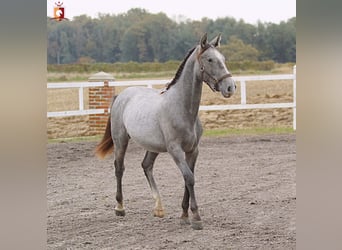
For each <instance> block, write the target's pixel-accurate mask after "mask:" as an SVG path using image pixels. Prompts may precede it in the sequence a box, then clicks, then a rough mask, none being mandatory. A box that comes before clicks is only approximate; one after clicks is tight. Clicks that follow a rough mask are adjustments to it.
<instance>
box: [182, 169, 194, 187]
mask: <svg viewBox="0 0 342 250" xmlns="http://www.w3.org/2000/svg"><path fill="white" fill-rule="evenodd" d="M184 181H185V185H186V186H187V187H188V188H193V186H194V185H195V177H194V174H193V173H192V172H189V173H185V174H184Z"/></svg>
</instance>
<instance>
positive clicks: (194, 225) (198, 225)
mask: <svg viewBox="0 0 342 250" xmlns="http://www.w3.org/2000/svg"><path fill="white" fill-rule="evenodd" d="M191 227H192V229H195V230H201V229H203V225H202V221H200V220H193V221H191Z"/></svg>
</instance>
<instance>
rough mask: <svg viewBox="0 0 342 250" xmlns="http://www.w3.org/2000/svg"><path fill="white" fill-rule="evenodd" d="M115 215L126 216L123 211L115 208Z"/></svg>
mask: <svg viewBox="0 0 342 250" xmlns="http://www.w3.org/2000/svg"><path fill="white" fill-rule="evenodd" d="M115 215H116V216H125V215H126V213H125V209H117V208H115Z"/></svg>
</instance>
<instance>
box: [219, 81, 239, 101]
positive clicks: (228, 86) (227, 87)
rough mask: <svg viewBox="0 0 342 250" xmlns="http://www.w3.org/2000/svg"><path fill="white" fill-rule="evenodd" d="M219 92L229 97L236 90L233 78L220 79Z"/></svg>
mask: <svg viewBox="0 0 342 250" xmlns="http://www.w3.org/2000/svg"><path fill="white" fill-rule="evenodd" d="M220 90H221V94H222V95H223V97H225V98H229V97H231V96H232V95H233V94H234V93H235V91H236V84H235V81H234V80H233V78H231V77H229V78H226V79H225V80H223V81H222V83H221V88H220Z"/></svg>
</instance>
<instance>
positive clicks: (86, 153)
mask: <svg viewBox="0 0 342 250" xmlns="http://www.w3.org/2000/svg"><path fill="white" fill-rule="evenodd" d="M95 146H96V143H95V142H79V143H50V144H48V145H47V155H48V169H47V173H48V184H47V185H48V186H47V211H48V218H47V245H48V249H231V248H232V249H259V248H260V249H295V246H296V240H295V237H296V233H295V231H296V221H295V210H296V184H295V171H296V139H295V135H294V134H285V135H258V136H229V137H221V138H203V139H202V141H201V143H200V155H199V158H198V161H197V164H196V170H195V177H196V185H195V191H196V195H197V197H196V198H197V202H198V205H199V211H200V214H201V216H202V220H203V226H204V228H203V230H199V231H196V230H193V229H191V227H190V226H184V225H180V222H179V219H178V218H179V216H180V214H181V210H182V209H181V201H182V196H183V186H184V181H183V177H182V176H181V174H180V171H179V169H178V168H177V166H176V165H175V163H174V162H173V161H172V159H171V157H170V156H169V155H168V154H160V155H159V156H158V158H157V160H156V164H155V169H154V174H155V178H156V182H157V184H158V187H159V191H160V193H161V196H162V201H163V205H164V207H165V210H166V215H165V217H164V218H162V219H160V218H155V217H153V215H152V209H153V206H154V200H153V198H152V195H151V191H150V188H149V186H148V183H147V180H146V178H145V176H144V173H143V170H142V168H141V167H140V164H141V161H142V159H143V157H144V150H143V149H142V148H141V147H140V146H138V145H137V144H135V143H134V142H130V145H129V147H128V150H127V154H126V158H125V165H126V171H125V173H124V177H123V195H124V202H125V207H126V216H125V217H117V216H115V212H114V207H115V204H116V201H115V189H116V180H115V176H114V170H113V155H111V156H109V157H108V158H106V159H105V160H99V159H97V158H96V157H95V156H94V148H95Z"/></svg>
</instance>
